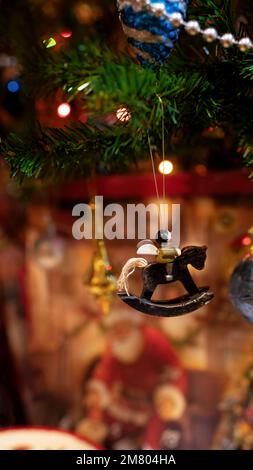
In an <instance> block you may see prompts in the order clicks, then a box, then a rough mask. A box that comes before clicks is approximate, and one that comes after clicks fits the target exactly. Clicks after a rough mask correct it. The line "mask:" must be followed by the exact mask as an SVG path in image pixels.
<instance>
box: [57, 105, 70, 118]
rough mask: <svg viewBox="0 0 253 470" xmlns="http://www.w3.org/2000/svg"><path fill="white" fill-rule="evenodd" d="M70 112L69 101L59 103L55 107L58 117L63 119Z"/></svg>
mask: <svg viewBox="0 0 253 470" xmlns="http://www.w3.org/2000/svg"><path fill="white" fill-rule="evenodd" d="M70 113H71V107H70V105H69V103H61V104H59V106H58V108H57V114H58V116H59V117H60V118H62V119H64V118H66V117H67V116H68V115H69V114H70Z"/></svg>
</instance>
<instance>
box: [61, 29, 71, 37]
mask: <svg viewBox="0 0 253 470" xmlns="http://www.w3.org/2000/svg"><path fill="white" fill-rule="evenodd" d="M72 34H73V33H72V31H70V30H66V31H62V32H61V33H60V35H61V37H63V38H64V39H68V38H71V36H72Z"/></svg>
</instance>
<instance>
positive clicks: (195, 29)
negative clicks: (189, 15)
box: [185, 21, 201, 36]
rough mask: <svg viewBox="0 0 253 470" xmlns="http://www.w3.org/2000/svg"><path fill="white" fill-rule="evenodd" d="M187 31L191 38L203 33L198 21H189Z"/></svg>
mask: <svg viewBox="0 0 253 470" xmlns="http://www.w3.org/2000/svg"><path fill="white" fill-rule="evenodd" d="M185 30H186V31H187V33H188V34H190V35H191V36H196V34H199V33H200V31H201V29H200V25H199V23H198V21H188V23H186V24H185Z"/></svg>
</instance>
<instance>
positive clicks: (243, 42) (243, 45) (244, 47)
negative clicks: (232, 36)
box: [238, 38, 253, 52]
mask: <svg viewBox="0 0 253 470" xmlns="http://www.w3.org/2000/svg"><path fill="white" fill-rule="evenodd" d="M238 47H239V49H240V51H242V52H246V51H248V50H249V49H251V48H252V47H253V44H252V42H251V40H250V38H242V39H240V41H239V42H238Z"/></svg>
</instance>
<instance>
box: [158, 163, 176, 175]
mask: <svg viewBox="0 0 253 470" xmlns="http://www.w3.org/2000/svg"><path fill="white" fill-rule="evenodd" d="M158 170H159V171H160V173H162V175H170V174H171V173H172V172H173V170H174V165H173V163H172V162H171V161H170V160H164V161H162V162H161V163H160V164H159V167H158Z"/></svg>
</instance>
